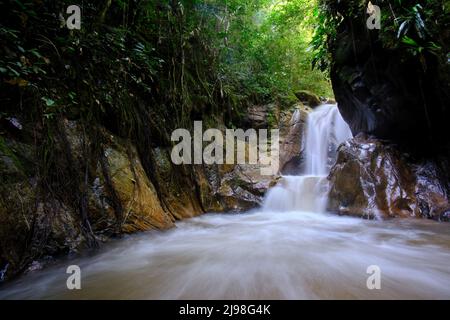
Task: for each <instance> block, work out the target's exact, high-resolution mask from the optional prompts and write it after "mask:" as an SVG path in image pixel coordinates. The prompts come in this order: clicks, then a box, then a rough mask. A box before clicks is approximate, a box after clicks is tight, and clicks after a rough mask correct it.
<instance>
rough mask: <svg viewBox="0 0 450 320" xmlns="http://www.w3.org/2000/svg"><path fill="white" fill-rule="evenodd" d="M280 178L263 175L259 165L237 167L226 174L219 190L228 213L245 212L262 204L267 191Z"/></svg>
mask: <svg viewBox="0 0 450 320" xmlns="http://www.w3.org/2000/svg"><path fill="white" fill-rule="evenodd" d="M278 179H279V177H278V176H266V175H261V173H260V167H259V166H258V165H250V164H246V165H236V166H234V168H233V170H232V171H230V172H228V173H226V174H225V175H224V176H223V177H222V179H221V184H220V188H219V190H218V195H219V198H220V199H221V201H222V203H223V208H224V209H225V210H226V211H245V210H249V209H253V208H255V207H258V206H260V205H261V204H262V201H263V198H264V195H265V193H266V192H267V190H268V189H269V188H271V187H273V186H275V184H276V183H277V181H278Z"/></svg>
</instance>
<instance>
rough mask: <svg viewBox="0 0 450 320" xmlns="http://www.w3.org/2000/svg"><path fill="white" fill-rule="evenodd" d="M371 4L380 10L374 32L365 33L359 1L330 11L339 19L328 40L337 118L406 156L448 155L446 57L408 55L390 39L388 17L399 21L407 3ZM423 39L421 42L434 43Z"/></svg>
mask: <svg viewBox="0 0 450 320" xmlns="http://www.w3.org/2000/svg"><path fill="white" fill-rule="evenodd" d="M372 2H373V4H377V5H378V6H380V8H381V13H382V15H383V17H384V20H383V21H382V25H381V29H380V30H376V29H374V30H369V29H368V28H367V26H366V19H367V18H368V15H365V10H366V5H367V4H365V5H361V3H364V1H363V2H361V1H341V2H340V3H338V4H333V5H331V6H330V10H332V12H334V13H335V14H337V13H339V14H340V15H341V16H342V19H343V20H342V22H341V23H340V24H339V26H338V27H337V30H336V36H335V38H334V39H333V40H331V41H330V42H331V43H330V51H331V54H332V63H331V79H332V83H333V89H334V92H335V96H336V100H337V102H338V103H339V109H340V111H341V113H342V115H343V117H344V118H345V120H346V121H347V122H348V123H349V125H350V127H351V129H352V131H353V133H354V134H355V135H356V134H358V133H361V132H362V133H367V134H370V135H374V136H376V137H378V138H381V139H388V140H391V141H393V142H396V143H398V144H399V145H402V146H405V147H407V148H408V149H409V150H411V151H417V152H422V153H424V152H425V153H430V152H433V153H446V154H449V153H448V151H449V146H450V143H449V139H448V132H446V131H447V130H446V126H447V121H448V119H449V116H450V108H449V106H448V101H449V92H450V90H449V89H450V87H449V79H450V77H449V74H450V73H449V64H448V63H447V61H446V58H445V57H442V58H441V57H438V56H437V55H436V54H435V53H433V52H432V51H427V50H426V49H425V48H424V50H423V51H420V52H421V53H419V52H418V53H413V54H411V53H410V50H413V49H410V48H408V47H407V46H406V45H404V44H402V42H401V39H396V37H397V36H396V35H397V29H394V28H393V27H391V25H390V24H392V21H393V19H394V17H393V16H392V15H393V14H396V17H397V18H400V17H402V16H403V11H404V10H407V9H406V7H407V6H408V5H410V3H405V4H403V6H404V8H402V7H401V6H394V7H391V8H389V7H388V5H387V4H386V3H384V2H382V1H372ZM391 9H392V10H391ZM439 9H440V10H441V11H442V10H448V8H445V7H444V8H439ZM423 19H425V18H424V17H423ZM436 19H440V18H437V17H436ZM398 21H401V20H398ZM437 23H438V24H439V25H441V29H442V32H441V34H436V35H434V36H435V37H439V38H440V40H441V41H443V42H444V43H445V42H446V41H445V39H448V31H447V30H446V27H445V25H446V21H438V22H437ZM397 27H399V26H398V25H397ZM428 27H430V26H428ZM412 29H414V28H412ZM436 32H438V31H436ZM389 37H393V39H391V38H389ZM387 38H388V39H387ZM429 38H430V39H427V40H424V42H426V41H428V42H430V43H431V42H432V41H436V42H437V40H435V39H433V38H432V36H429ZM390 41H396V42H398V43H400V44H397V43H396V44H392V43H391V42H390ZM428 42H426V43H428ZM447 42H448V41H447ZM423 46H424V47H425V46H426V44H424V45H423ZM408 50H409V51H408ZM414 50H415V49H414ZM417 50H419V49H417ZM443 51H444V52H445V49H444V50H443Z"/></svg>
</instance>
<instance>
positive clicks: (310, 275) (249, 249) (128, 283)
mask: <svg viewBox="0 0 450 320" xmlns="http://www.w3.org/2000/svg"><path fill="white" fill-rule="evenodd" d="M306 135H307V142H306V155H305V157H306V159H305V164H306V165H305V169H304V170H303V172H302V174H303V175H301V176H288V177H284V180H283V183H282V184H281V185H280V186H278V187H275V188H273V190H272V191H270V193H269V195H268V196H267V199H266V203H265V207H264V210H265V212H261V211H260V210H255V211H252V212H249V213H247V214H236V215H234V214H225V215H224V214H206V215H203V216H200V217H197V218H193V219H189V220H185V221H181V222H178V223H177V226H178V228H174V229H173V230H171V231H167V232H164V233H160V232H149V233H143V234H140V235H134V236H130V237H127V238H126V239H123V240H120V241H117V242H113V243H109V244H108V245H107V246H106V247H105V248H103V251H102V252H101V253H99V254H97V255H94V256H91V257H84V258H78V259H71V260H70V261H60V262H59V264H57V265H55V266H54V267H50V268H47V269H46V270H43V271H39V272H36V273H31V274H29V275H27V276H25V277H22V278H20V279H18V280H17V281H15V282H13V283H10V284H7V285H6V286H4V287H0V299H19V298H22V299H24V298H25V299H37V298H40V299H42V298H47V299H48V298H50V299H250V300H253V299H318V298H322V299H355V298H360V299H361V298H366V299H395V298H401V299H449V298H450V269H449V268H448V262H449V261H450V245H449V243H450V234H449V232H448V226H446V225H443V224H436V223H435V222H429V221H420V222H419V221H416V220H408V219H407V220H408V221H402V220H392V221H383V222H381V221H365V220H362V219H356V218H350V217H338V216H334V215H331V214H327V213H321V212H317V211H322V210H323V209H324V207H323V205H324V201H323V199H324V198H325V194H326V178H325V177H326V174H327V172H328V170H329V169H330V165H331V164H332V163H333V162H334V157H335V155H336V148H337V146H338V145H339V143H341V142H342V141H344V140H345V139H346V138H349V137H350V131H349V130H348V127H347V126H346V125H345V123H344V122H343V121H342V118H341V117H340V115H339V112H338V109H337V108H336V106H332V105H324V106H321V107H319V108H317V109H316V110H315V111H314V112H313V113H311V114H310V116H309V119H308V128H307V133H306ZM299 170H300V169H299ZM299 172H300V171H299ZM324 190H325V192H324ZM299 210H302V211H303V212H301V214H299V213H298V212H297V211H299ZM268 211H271V212H268ZM272 211H273V212H272ZM419 223H420V224H419ZM69 265H78V266H79V267H80V268H81V275H82V277H81V286H82V289H81V290H68V289H67V287H66V281H67V278H68V276H69V275H68V274H67V273H66V270H67V266H69ZM372 265H376V266H379V268H380V270H381V271H382V280H381V281H382V282H381V289H380V290H369V289H368V287H367V277H368V274H367V268H368V267H369V266H372Z"/></svg>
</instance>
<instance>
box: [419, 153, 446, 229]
mask: <svg viewBox="0 0 450 320" xmlns="http://www.w3.org/2000/svg"><path fill="white" fill-rule="evenodd" d="M448 167H449V164H448V161H445V160H444V161H442V163H439V161H438V162H435V161H427V162H425V163H424V164H421V165H419V166H418V167H417V168H416V176H417V183H416V197H417V205H418V207H419V208H420V210H421V214H422V216H424V217H426V218H431V219H435V220H443V221H448V218H449V216H448V215H449V213H450V202H449V199H448V198H449V197H448V195H449V185H448V184H447V185H446V184H445V181H449V180H448V178H447V177H443V176H442V173H443V172H445V171H446V170H445V169H444V168H448ZM447 174H448V173H447Z"/></svg>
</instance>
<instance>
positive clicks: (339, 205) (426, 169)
mask: <svg viewBox="0 0 450 320" xmlns="http://www.w3.org/2000/svg"><path fill="white" fill-rule="evenodd" d="M442 168H443V167H442V166H439V165H438V164H437V163H436V162H433V161H427V162H425V163H420V162H419V163H415V164H413V163H412V160H411V159H408V158H406V157H405V156H404V155H403V154H401V153H400V152H398V151H397V150H396V148H395V147H392V146H389V145H386V144H385V143H383V142H381V141H380V140H377V139H374V138H368V137H366V136H364V135H358V136H357V137H356V138H354V139H352V140H350V141H348V142H346V143H345V144H343V145H342V146H341V147H340V148H339V151H338V158H337V161H336V165H335V166H334V167H333V169H332V170H331V173H330V175H329V180H330V192H329V203H328V209H329V210H330V211H332V212H336V213H338V214H344V215H353V216H360V217H365V218H379V219H383V218H392V217H425V218H432V219H436V220H446V219H447V218H446V215H447V213H448V212H449V210H450V204H449V200H448V185H447V184H446V182H445V181H447V179H446V177H442V172H445V171H443V170H442Z"/></svg>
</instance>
